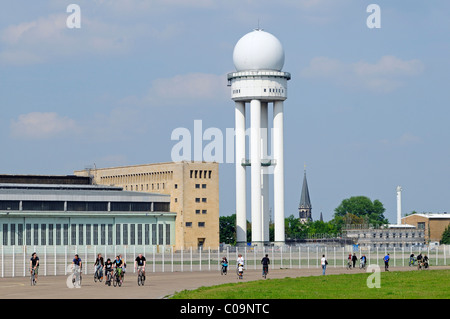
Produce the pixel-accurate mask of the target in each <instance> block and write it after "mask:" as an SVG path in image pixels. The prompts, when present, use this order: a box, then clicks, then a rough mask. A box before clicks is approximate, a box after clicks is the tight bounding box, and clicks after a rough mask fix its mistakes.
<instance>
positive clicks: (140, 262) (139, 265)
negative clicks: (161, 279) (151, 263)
mask: <svg viewBox="0 0 450 319" xmlns="http://www.w3.org/2000/svg"><path fill="white" fill-rule="evenodd" d="M145 263H146V260H145V257H144V256H142V254H139V255H138V256H137V257H136V259H135V260H134V268H135V269H137V270H138V273H139V270H141V269H142V275H143V276H144V280H145Z"/></svg>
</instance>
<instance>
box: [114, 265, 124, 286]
mask: <svg viewBox="0 0 450 319" xmlns="http://www.w3.org/2000/svg"><path fill="white" fill-rule="evenodd" d="M113 286H114V287H117V286H119V287H120V286H122V281H121V280H120V275H119V271H118V269H116V270H115V272H114V278H113Z"/></svg>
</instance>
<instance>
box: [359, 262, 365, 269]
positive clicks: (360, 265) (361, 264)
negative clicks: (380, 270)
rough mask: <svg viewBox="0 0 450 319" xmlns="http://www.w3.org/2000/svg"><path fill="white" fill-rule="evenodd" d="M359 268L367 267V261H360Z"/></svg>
mask: <svg viewBox="0 0 450 319" xmlns="http://www.w3.org/2000/svg"><path fill="white" fill-rule="evenodd" d="M359 269H366V263H365V262H361V261H360V262H359Z"/></svg>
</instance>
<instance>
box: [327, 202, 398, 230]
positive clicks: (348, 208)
mask: <svg viewBox="0 0 450 319" xmlns="http://www.w3.org/2000/svg"><path fill="white" fill-rule="evenodd" d="M385 210H386V209H385V208H384V207H383V204H382V203H381V202H380V201H379V200H378V199H376V200H374V201H373V202H372V201H371V200H370V198H368V197H366V196H353V197H350V198H347V199H344V200H343V201H342V202H341V204H340V205H339V206H338V207H337V208H336V209H335V210H334V211H335V214H334V217H335V218H336V217H345V216H346V215H347V214H351V215H353V216H356V217H358V218H363V219H364V220H365V222H366V223H369V224H373V225H377V226H379V225H384V224H388V223H389V221H388V220H387V219H386V218H385V217H384V215H383V213H384V211H385ZM351 215H347V217H348V216H350V217H351ZM353 219H354V218H353ZM353 222H354V220H353Z"/></svg>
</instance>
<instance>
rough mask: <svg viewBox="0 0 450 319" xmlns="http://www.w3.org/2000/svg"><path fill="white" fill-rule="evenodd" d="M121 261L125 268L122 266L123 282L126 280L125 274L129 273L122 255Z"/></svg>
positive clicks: (120, 256)
mask: <svg viewBox="0 0 450 319" xmlns="http://www.w3.org/2000/svg"><path fill="white" fill-rule="evenodd" d="M119 259H120V260H122V263H123V266H122V281H123V280H125V273H126V272H127V264H126V262H125V259H122V255H119Z"/></svg>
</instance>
